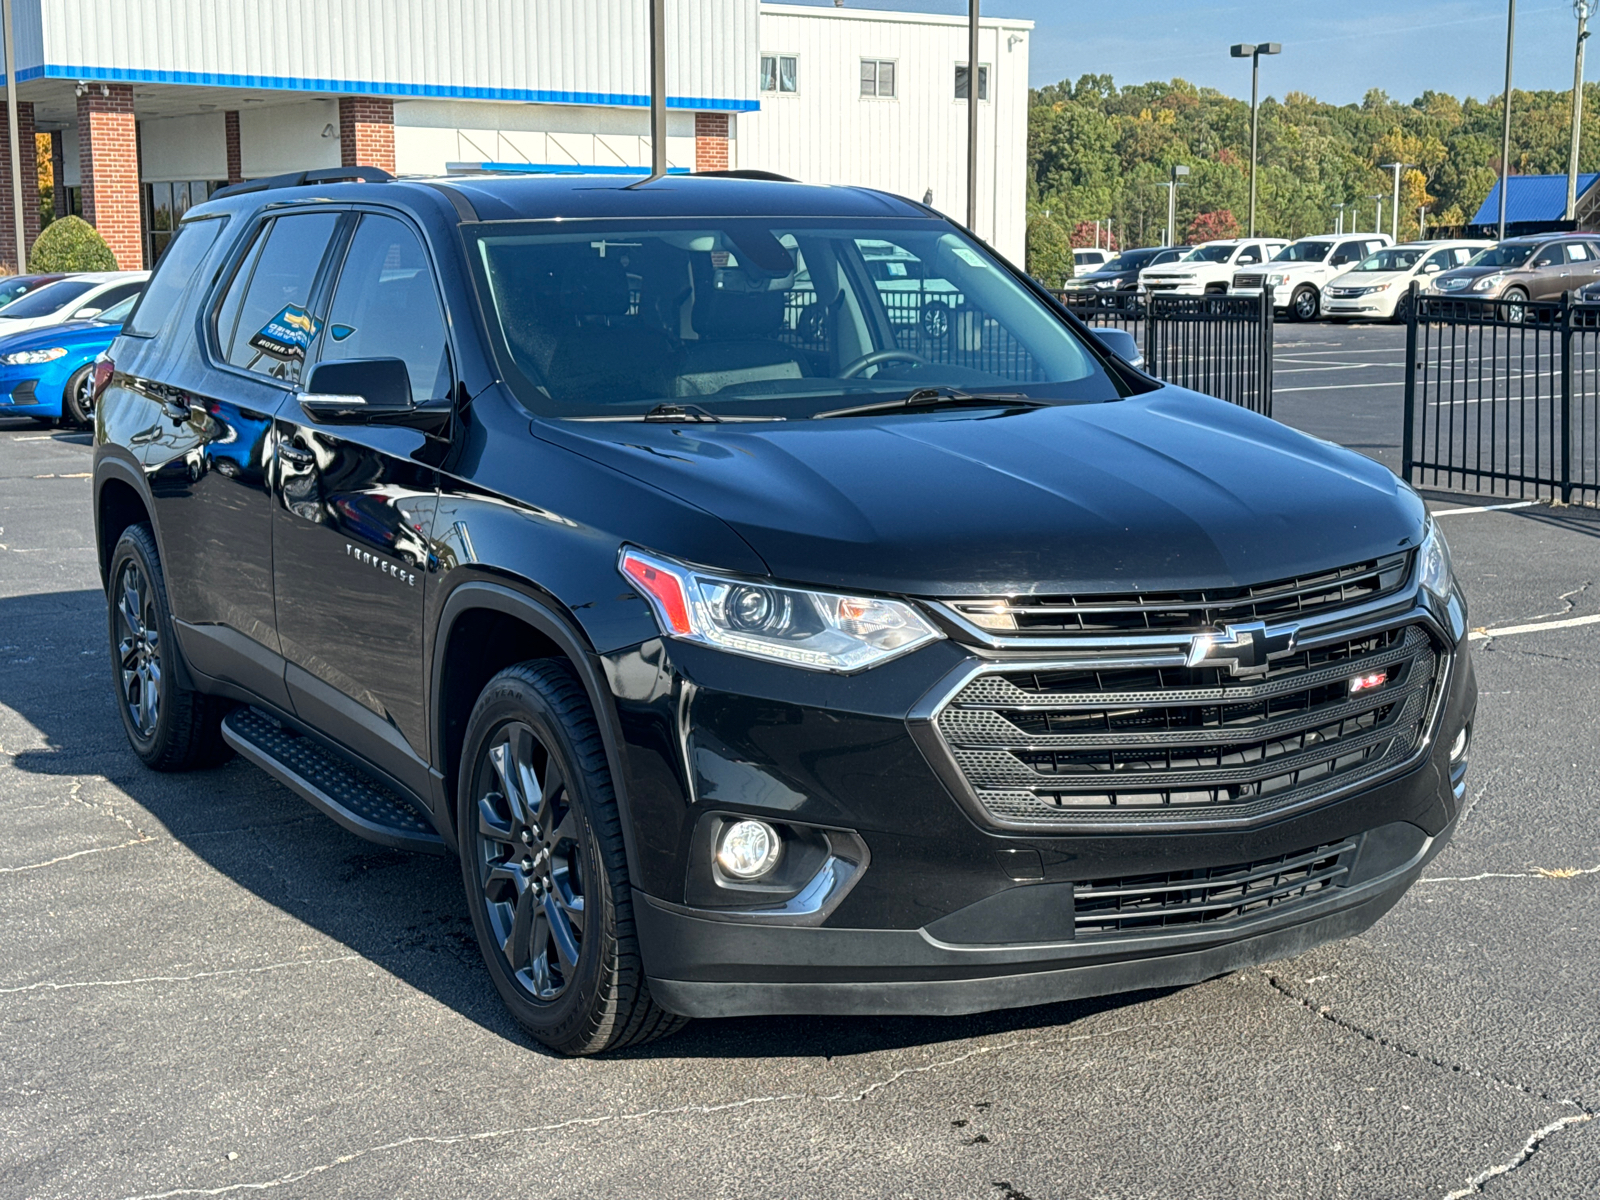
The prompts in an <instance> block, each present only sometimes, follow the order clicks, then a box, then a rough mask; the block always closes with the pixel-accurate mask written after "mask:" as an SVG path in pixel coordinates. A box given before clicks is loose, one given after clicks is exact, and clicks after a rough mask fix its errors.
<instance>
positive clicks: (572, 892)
mask: <svg viewBox="0 0 1600 1200" xmlns="http://www.w3.org/2000/svg"><path fill="white" fill-rule="evenodd" d="M475 794H476V795H477V797H478V829H477V835H476V836H477V864H478V882H479V886H480V888H481V890H482V895H483V903H484V908H485V912H486V914H487V916H488V920H489V927H490V929H491V930H492V931H493V941H494V943H495V945H496V946H497V947H498V950H499V953H500V955H501V957H502V958H503V960H504V965H505V967H506V969H507V971H508V972H509V974H510V976H511V977H512V978H513V979H515V980H516V982H517V984H518V986H519V987H521V988H522V989H523V990H524V991H525V992H526V993H527V994H528V995H529V996H530V997H531V998H532V999H535V1000H538V1001H541V1002H545V1003H548V1002H550V1001H553V1000H556V999H557V998H559V997H560V996H561V995H562V993H563V992H565V991H566V989H567V987H568V986H569V984H571V982H572V981H573V980H574V979H575V978H576V976H577V969H578V958H579V956H580V954H581V953H582V951H583V933H584V917H585V912H584V893H585V888H584V886H583V883H584V881H583V865H582V861H581V857H580V852H579V836H580V818H579V815H578V813H577V811H576V809H575V808H574V806H573V803H572V797H571V795H570V793H569V790H568V784H567V780H566V778H565V776H564V775H563V774H562V771H561V767H560V764H559V763H558V762H557V761H556V758H555V756H554V755H553V754H551V753H550V751H549V749H548V748H547V747H546V746H545V745H544V744H543V742H541V741H540V740H539V737H538V735H537V734H535V732H534V731H533V729H532V727H531V726H529V725H527V724H525V723H523V722H521V721H513V722H510V723H508V724H507V725H505V726H503V727H502V728H501V729H500V731H499V732H498V733H497V734H496V735H495V736H494V738H493V739H492V740H491V741H490V742H489V746H488V750H487V751H486V753H485V754H484V755H483V756H482V758H481V759H480V761H479V765H478V772H477V779H476V787H475Z"/></svg>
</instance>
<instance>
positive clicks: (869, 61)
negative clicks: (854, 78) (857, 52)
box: [861, 58, 895, 99]
mask: <svg viewBox="0 0 1600 1200" xmlns="http://www.w3.org/2000/svg"><path fill="white" fill-rule="evenodd" d="M894 67H895V64H894V60H893V59H890V58H863V59H862V60H861V94H862V95H863V96H887V97H889V98H891V99H892V98H893V97H894Z"/></svg>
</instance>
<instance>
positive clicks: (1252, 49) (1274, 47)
mask: <svg viewBox="0 0 1600 1200" xmlns="http://www.w3.org/2000/svg"><path fill="white" fill-rule="evenodd" d="M1282 49H1283V46H1282V45H1280V44H1279V43H1277V42H1262V43H1261V44H1260V45H1258V46H1251V45H1248V44H1246V43H1242V42H1241V43H1240V44H1239V45H1237V46H1233V47H1231V48H1230V49H1229V50H1228V53H1229V54H1231V55H1233V57H1234V58H1248V59H1249V60H1250V236H1251V237H1255V235H1256V117H1257V114H1256V94H1257V85H1258V84H1259V83H1260V81H1261V56H1262V55H1263V54H1277V53H1279V52H1280V51H1281V50H1282Z"/></svg>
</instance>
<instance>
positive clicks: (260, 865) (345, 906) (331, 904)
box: [0, 590, 1150, 1059]
mask: <svg viewBox="0 0 1600 1200" xmlns="http://www.w3.org/2000/svg"><path fill="white" fill-rule="evenodd" d="M105 621H106V610H105V598H104V596H102V595H101V593H99V592H97V591H93V590H85V591H74V592H53V593H45V594H37V595H26V596H12V597H6V598H0V631H4V632H3V633H0V704H3V705H5V706H7V707H9V708H11V709H12V710H14V711H15V712H17V713H18V714H20V715H21V717H22V718H23V719H24V720H26V721H27V722H29V723H30V724H31V725H33V726H34V727H35V728H36V729H38V730H39V732H40V733H41V734H42V735H43V738H44V740H45V742H46V746H45V748H43V749H31V750H23V751H21V752H20V753H18V754H17V755H16V757H15V759H14V760H13V765H14V766H15V767H16V769H18V770H20V771H25V772H29V773H31V774H35V775H52V776H76V775H101V776H104V777H105V778H107V779H108V780H110V781H111V782H112V783H113V784H114V785H115V786H117V787H118V788H120V789H121V790H122V791H123V792H124V793H126V794H127V795H128V796H129V797H131V798H132V799H133V800H134V801H136V802H137V803H138V804H139V805H141V806H142V807H143V808H144V809H145V810H146V811H147V812H149V813H150V814H151V815H152V816H153V817H154V818H155V819H156V820H157V821H159V822H160V823H161V825H162V826H163V827H164V828H165V830H166V831H167V833H169V834H170V835H171V836H172V837H173V838H175V839H176V840H177V841H178V842H180V843H182V844H183V845H184V846H185V847H187V848H188V849H189V850H190V851H192V852H193V853H194V854H195V855H196V856H197V857H199V858H200V859H201V860H202V861H203V862H205V863H206V864H207V865H208V866H210V867H212V868H213V869H215V870H216V871H217V872H219V873H220V874H222V875H224V876H226V877H227V878H228V879H230V880H232V881H233V882H234V883H236V884H238V885H239V886H240V887H243V888H246V889H248V890H249V891H251V892H253V893H254V894H255V895H256V896H258V897H260V898H261V899H262V900H265V901H267V902H268V903H270V904H272V905H275V906H276V907H278V908H279V909H281V910H282V911H284V912H286V913H288V914H290V915H291V916H293V917H295V918H296V919H297V920H300V921H302V922H304V923H305V924H307V925H309V926H311V927H312V928H314V929H317V930H319V931H320V932H322V933H323V934H326V935H327V936H328V937H330V938H332V939H334V940H336V941H338V942H341V943H343V944H344V945H346V946H348V947H349V948H350V949H351V950H352V951H353V952H354V953H357V954H360V955H362V956H363V957H365V958H367V959H370V960H371V961H373V962H374V963H376V964H378V965H379V966H381V967H383V968H384V969H385V970H387V971H389V972H390V973H392V974H393V975H395V976H396V977H397V978H399V979H401V980H403V981H404V982H405V983H407V984H409V985H411V986H412V987H414V988H417V989H418V990H419V991H422V992H424V993H426V994H428V995H430V996H432V997H434V998H435V999H436V1000H438V1001H439V1002H440V1003H442V1004H445V1005H447V1006H449V1007H450V1008H452V1009H454V1010H455V1011H456V1012H458V1013H460V1014H461V1015H462V1016H464V1017H466V1018H467V1019H469V1020H471V1021H474V1022H476V1023H477V1024H479V1025H481V1026H482V1027H483V1028H485V1029H487V1030H490V1031H492V1032H494V1033H497V1034H500V1035H501V1036H503V1037H506V1038H508V1039H510V1040H512V1041H515V1042H518V1043H519V1044H522V1045H525V1046H528V1047H529V1048H530V1049H534V1050H536V1051H539V1052H541V1053H543V1052H544V1051H543V1049H542V1047H539V1046H538V1045H537V1044H536V1043H534V1042H533V1041H532V1040H531V1039H529V1038H528V1037H527V1036H526V1035H525V1034H523V1033H522V1031H521V1030H520V1029H519V1028H518V1027H517V1025H516V1024H515V1023H514V1022H513V1021H512V1020H511V1018H510V1017H509V1016H508V1015H507V1014H506V1012H505V1010H504V1008H503V1007H502V1005H501V1003H500V999H499V997H498V995H496V993H495V991H494V986H493V984H492V983H491V982H490V980H489V976H488V974H487V972H486V971H485V970H484V968H483V964H482V960H481V959H480V957H479V954H478V948H477V943H476V941H475V939H474V936H473V932H472V926H471V923H470V919H469V917H468V914H467V909H466V902H465V897H464V895H463V892H462V885H461V875H460V869H459V867H458V865H457V863H456V861H455V860H454V859H441V858H433V857H428V856H421V855H411V854H405V853H402V852H399V851H393V850H388V849H386V848H384V847H381V846H376V845H374V844H372V843H370V842H366V841H363V840H362V839H360V838H357V837H355V836H354V835H353V834H350V833H347V832H346V831H345V830H343V829H342V828H340V827H339V826H337V825H335V824H334V823H333V822H332V821H330V820H328V819H327V818H326V817H324V816H322V815H321V814H320V813H318V812H316V811H315V810H313V809H312V808H311V807H310V806H309V805H307V804H306V803H305V802H304V801H302V800H301V799H299V797H297V796H295V795H293V794H292V793H290V792H289V791H288V790H286V789H285V788H283V787H281V786H279V785H278V784H277V783H275V782H274V781H273V780H271V779H270V778H269V777H267V776H266V775H265V774H263V773H262V772H260V771H258V770H256V769H255V768H254V767H251V766H249V765H248V764H246V763H245V762H243V761H242V760H239V759H234V760H233V761H231V762H228V763H226V764H224V765H223V766H221V767H217V768H215V769H212V770H207V771H196V772H191V773H187V774H179V775H168V774H160V773H158V772H154V771H150V770H147V769H146V768H145V767H144V766H143V765H142V764H141V763H140V762H139V761H138V760H137V759H136V758H134V756H133V753H132V752H131V750H129V748H128V745H127V742H126V740H125V738H124V735H123V731H122V724H121V720H120V718H119V717H118V715H117V711H116V708H115V701H114V695H113V691H112V688H111V686H110V679H109V663H108V661H107V649H106V633H105V627H106V626H105ZM150 832H155V831H154V830H151V831H150ZM149 890H150V893H151V894H153V895H161V894H162V892H161V890H160V887H159V883H157V884H156V885H155V886H153V887H152V888H151V889H149ZM195 903H196V911H197V913H199V911H200V905H201V902H200V901H199V900H198V899H197V900H196V901H195ZM217 936H218V937H222V938H227V937H248V936H250V931H249V930H248V928H244V927H238V928H233V929H229V928H224V929H221V930H219V931H218V933H217ZM1149 996H1150V993H1140V994H1135V995H1129V996H1119V997H1111V998H1107V999H1100V1000H1087V1001H1076V1002H1069V1003H1063V1004H1054V1005H1048V1006H1044V1007H1039V1008H1029V1009H1015V1010H1009V1011H1002V1012H994V1013H983V1014H978V1015H974V1016H967V1017H955V1018H907V1017H876V1018H845V1017H799V1018H795V1017H782V1018H744V1019H734V1020H721V1021H697V1022H694V1023H693V1024H691V1025H690V1026H689V1027H688V1028H687V1029H686V1030H684V1031H683V1032H682V1033H680V1034H678V1035H676V1036H675V1037H672V1038H668V1039H666V1040H664V1041H661V1042H658V1043H655V1044H652V1045H650V1046H646V1047H640V1048H639V1049H636V1050H633V1051H625V1052H623V1054H622V1055H621V1057H627V1058H647V1059H669V1058H744V1057H751V1056H776V1057H816V1056H834V1055H848V1054H860V1053H867V1052H871V1051H877V1050H886V1049H896V1048H901V1047H907V1046H917V1045H930V1044H937V1043H940V1042H945V1041H952V1040H958V1039H963V1038H971V1037H976V1036H982V1035H992V1034H997V1033H1002V1034H1003V1033H1019V1034H1026V1033H1027V1032H1029V1031H1034V1030H1047V1029H1050V1028H1052V1027H1055V1026H1059V1025H1062V1024H1066V1023H1070V1022H1071V1021H1074V1020H1077V1019H1079V1018H1082V1017H1086V1016H1089V1015H1092V1014H1094V1013H1098V1012H1103V1011H1105V1010H1107V1009H1114V1008H1117V1007H1121V1006H1125V1005H1128V1004H1132V1003H1137V1002H1138V1001H1140V1000H1144V999H1148V998H1149ZM335 1002H337V1001H336V1000H335Z"/></svg>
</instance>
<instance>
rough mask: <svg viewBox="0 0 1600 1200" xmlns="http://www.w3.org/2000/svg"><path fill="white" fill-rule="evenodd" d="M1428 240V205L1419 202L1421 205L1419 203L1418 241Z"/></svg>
mask: <svg viewBox="0 0 1600 1200" xmlns="http://www.w3.org/2000/svg"><path fill="white" fill-rule="evenodd" d="M1427 240H1428V206H1427V205H1426V204H1419V205H1417V241H1419V242H1425V241H1427Z"/></svg>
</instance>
